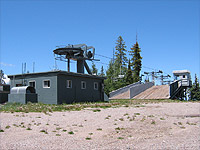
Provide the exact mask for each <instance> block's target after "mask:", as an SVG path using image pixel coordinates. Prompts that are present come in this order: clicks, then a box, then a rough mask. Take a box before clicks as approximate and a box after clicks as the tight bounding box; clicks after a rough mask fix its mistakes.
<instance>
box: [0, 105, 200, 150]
mask: <svg viewBox="0 0 200 150" xmlns="http://www.w3.org/2000/svg"><path fill="white" fill-rule="evenodd" d="M0 123H1V132H0V142H1V143H0V149H1V150H7V149H13V150H40V149H41V150H66V149H73V150H79V149H80V150H82V149H87V150H89V149H101V150H102V149H112V150H117V149H120V150H121V149H124V150H125V149H126V150H129V149H130V150H140V149H146V150H151V149H152V150H154V149H156V150H157V149H173V150H174V149H180V150H183V149H188V150H199V149H200V103H191V102H189V103H157V104H144V105H139V106H137V107H136V106H134V107H119V108H107V109H96V108H95V109H90V108H87V109H85V110H81V111H66V112H53V113H50V114H44V113H1V115H0ZM3 131H4V132H3Z"/></svg>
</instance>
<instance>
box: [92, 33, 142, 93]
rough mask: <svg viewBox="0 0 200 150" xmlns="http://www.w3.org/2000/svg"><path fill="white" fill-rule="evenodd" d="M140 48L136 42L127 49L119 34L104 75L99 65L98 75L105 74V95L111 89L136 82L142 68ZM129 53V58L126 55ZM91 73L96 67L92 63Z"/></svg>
mask: <svg viewBox="0 0 200 150" xmlns="http://www.w3.org/2000/svg"><path fill="white" fill-rule="evenodd" d="M140 53H141V49H140V47H139V44H138V42H137V41H136V43H135V44H134V45H133V46H132V47H131V48H130V50H127V48H126V44H125V41H124V40H123V38H122V36H119V37H118V38H117V41H116V46H115V54H114V56H115V58H114V59H113V60H110V62H109V65H108V69H107V71H106V75H105V74H104V68H103V66H102V67H101V71H100V73H99V74H98V75H99V76H106V77H107V79H106V80H105V88H104V91H105V93H106V94H107V95H109V93H110V92H111V91H113V90H116V89H119V88H121V87H124V86H126V85H129V84H132V83H134V82H138V81H139V80H140V71H141V68H142V57H141V54H140ZM127 55H129V56H130V57H129V59H128V57H127ZM92 73H93V74H96V75H97V68H96V66H95V64H94V63H92Z"/></svg>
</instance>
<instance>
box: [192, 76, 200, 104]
mask: <svg viewBox="0 0 200 150" xmlns="http://www.w3.org/2000/svg"><path fill="white" fill-rule="evenodd" d="M190 92H191V94H190V99H192V100H200V87H199V82H198V78H197V75H196V74H195V81H194V83H193V85H192V87H191V89H190Z"/></svg>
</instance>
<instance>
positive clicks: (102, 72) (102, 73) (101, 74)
mask: <svg viewBox="0 0 200 150" xmlns="http://www.w3.org/2000/svg"><path fill="white" fill-rule="evenodd" d="M99 76H101V77H104V76H105V73H104V69H103V66H101V73H100V74H99Z"/></svg>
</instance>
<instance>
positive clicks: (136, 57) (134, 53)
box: [129, 41, 142, 82]
mask: <svg viewBox="0 0 200 150" xmlns="http://www.w3.org/2000/svg"><path fill="white" fill-rule="evenodd" d="M140 52H141V50H140V48H139V44H138V42H137V41H136V44H134V46H133V47H132V48H131V50H130V51H129V55H130V56H131V57H132V58H131V65H132V66H133V82H138V81H139V80H140V71H141V68H142V57H141V55H140Z"/></svg>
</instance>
